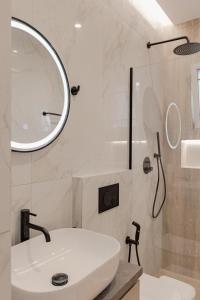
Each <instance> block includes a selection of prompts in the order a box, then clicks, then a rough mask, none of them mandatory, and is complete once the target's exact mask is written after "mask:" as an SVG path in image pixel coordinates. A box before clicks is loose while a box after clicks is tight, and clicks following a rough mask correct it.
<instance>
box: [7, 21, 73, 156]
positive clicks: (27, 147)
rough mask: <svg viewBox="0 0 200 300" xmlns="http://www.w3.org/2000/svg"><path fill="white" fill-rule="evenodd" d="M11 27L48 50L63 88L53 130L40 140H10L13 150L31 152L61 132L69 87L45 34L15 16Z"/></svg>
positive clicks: (46, 143) (66, 112) (66, 113)
mask: <svg viewBox="0 0 200 300" xmlns="http://www.w3.org/2000/svg"><path fill="white" fill-rule="evenodd" d="M11 27H12V28H15V29H19V30H21V31H24V32H26V33H28V34H30V35H31V36H32V37H33V38H35V39H36V40H37V41H38V42H39V43H41V44H42V46H43V47H44V48H45V49H46V50H47V51H48V53H49V55H50V56H51V58H52V59H53V61H54V62H55V64H56V66H57V68H58V71H59V73H60V76H61V80H62V84H63V90H64V105H63V111H62V114H61V117H60V120H59V122H58V124H57V126H56V127H55V128H54V130H53V131H52V132H51V133H50V134H49V135H47V136H46V137H44V138H43V139H41V140H38V141H36V142H33V143H19V142H17V141H11V149H12V150H13V151H17V152H32V151H36V150H39V149H42V148H44V147H46V146H47V145H49V144H50V143H52V142H53V141H54V140H55V139H56V138H57V137H58V136H59V134H60V133H61V132H62V130H63V128H64V126H65V124H66V121H67V118H68V115H69V109H70V87H69V82H68V78H67V74H66V71H65V68H64V65H63V63H62V61H61V59H60V57H59V56H58V54H57V52H56V50H55V49H54V48H53V46H52V45H51V43H50V42H49V41H48V40H47V39H46V37H45V36H43V35H42V34H41V33H40V32H39V31H38V30H37V29H35V28H34V27H33V26H31V25H29V24H28V23H26V22H24V21H22V20H19V19H17V18H12V20H11Z"/></svg>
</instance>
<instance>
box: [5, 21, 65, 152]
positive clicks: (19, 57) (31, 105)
mask: <svg viewBox="0 0 200 300" xmlns="http://www.w3.org/2000/svg"><path fill="white" fill-rule="evenodd" d="M11 71H12V72H11V74H12V75H11V76H12V105H11V107H12V108H11V116H12V127H11V132H12V142H11V147H12V149H13V150H16V151H34V150H38V149H40V148H43V147H45V146H47V145H48V144H49V143H51V142H52V141H53V140H54V139H55V138H56V137H57V136H58V135H59V133H60V132H61V131H62V129H63V127H64V125H65V122H66V120H67V116H68V112H69V85H68V80H67V75H66V72H65V70H64V67H63V65H62V62H61V61H60V58H59V57H58V55H57V53H56V52H55V50H54V49H53V47H52V46H51V45H50V43H49V42H48V41H47V40H46V39H45V37H43V36H42V35H41V34H40V33H39V32H37V31H36V30H35V29H34V28H32V27H31V26H30V25H28V24H26V23H24V22H23V21H20V20H17V19H13V20H12V65H11Z"/></svg>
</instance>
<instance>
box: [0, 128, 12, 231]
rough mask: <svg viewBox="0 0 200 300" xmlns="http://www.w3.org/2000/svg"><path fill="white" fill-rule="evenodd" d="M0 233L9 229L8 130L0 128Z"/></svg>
mask: <svg viewBox="0 0 200 300" xmlns="http://www.w3.org/2000/svg"><path fill="white" fill-rule="evenodd" d="M0 189H1V201H0V203H1V209H0V233H1V232H6V231H8V230H9V229H10V219H9V214H10V153H9V130H8V129H7V128H4V129H0Z"/></svg>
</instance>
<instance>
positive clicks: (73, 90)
mask: <svg viewBox="0 0 200 300" xmlns="http://www.w3.org/2000/svg"><path fill="white" fill-rule="evenodd" d="M80 88H81V87H80V85H78V86H73V87H72V88H71V94H72V96H76V95H78V93H79V92H80Z"/></svg>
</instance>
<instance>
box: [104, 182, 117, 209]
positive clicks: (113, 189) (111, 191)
mask: <svg viewBox="0 0 200 300" xmlns="http://www.w3.org/2000/svg"><path fill="white" fill-rule="evenodd" d="M117 206H119V183H116V184H112V185H108V186H104V187H101V188H99V214H100V213H103V212H104V211H106V210H109V209H112V208H114V207H117Z"/></svg>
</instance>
